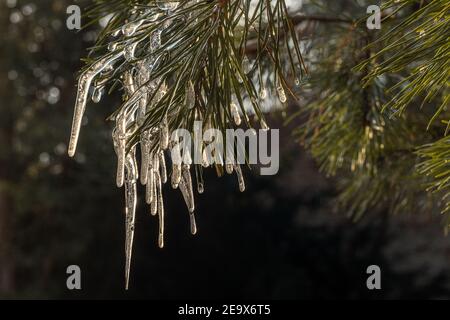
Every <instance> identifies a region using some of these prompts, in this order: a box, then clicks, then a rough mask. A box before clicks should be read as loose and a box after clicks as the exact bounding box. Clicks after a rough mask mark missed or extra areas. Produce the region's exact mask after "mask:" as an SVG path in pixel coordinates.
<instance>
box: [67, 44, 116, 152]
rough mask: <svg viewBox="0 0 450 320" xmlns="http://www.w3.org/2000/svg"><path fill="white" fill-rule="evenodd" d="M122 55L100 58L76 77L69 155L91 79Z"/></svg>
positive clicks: (72, 149)
mask: <svg viewBox="0 0 450 320" xmlns="http://www.w3.org/2000/svg"><path fill="white" fill-rule="evenodd" d="M122 55H123V52H119V53H116V54H114V55H112V56H107V57H105V58H103V59H101V60H100V61H98V62H96V63H95V64H93V65H92V66H91V67H90V68H89V69H88V70H86V71H85V72H84V73H83V74H82V75H81V76H80V78H79V79H78V92H77V100H76V102H75V111H74V115H73V120H72V130H71V133H70V141H69V148H68V151H67V153H68V154H69V157H73V156H74V155H75V152H76V149H77V144H78V138H79V136H80V129H81V122H82V120H83V116H84V112H85V111H86V103H87V101H88V99H89V88H90V87H91V84H92V81H93V80H94V78H95V77H96V76H97V75H98V74H99V73H100V72H102V71H103V70H105V69H106V68H108V67H110V66H111V65H112V64H113V63H114V62H115V61H116V60H117V59H119V58H120V57H121V56H122Z"/></svg>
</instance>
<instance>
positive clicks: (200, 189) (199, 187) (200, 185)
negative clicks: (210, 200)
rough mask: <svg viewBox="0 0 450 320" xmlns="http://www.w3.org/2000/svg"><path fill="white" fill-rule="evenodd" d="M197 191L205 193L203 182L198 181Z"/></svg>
mask: <svg viewBox="0 0 450 320" xmlns="http://www.w3.org/2000/svg"><path fill="white" fill-rule="evenodd" d="M197 191H198V193H199V194H203V192H205V186H204V185H203V183H201V182H198V183H197Z"/></svg>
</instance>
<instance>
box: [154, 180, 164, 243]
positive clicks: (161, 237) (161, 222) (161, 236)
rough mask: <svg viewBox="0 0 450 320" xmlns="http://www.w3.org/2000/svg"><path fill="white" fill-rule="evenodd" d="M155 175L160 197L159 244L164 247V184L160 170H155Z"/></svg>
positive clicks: (158, 202)
mask: <svg viewBox="0 0 450 320" xmlns="http://www.w3.org/2000/svg"><path fill="white" fill-rule="evenodd" d="M155 177H156V181H157V185H156V187H157V191H158V192H157V193H158V199H157V201H155V202H157V207H158V218H159V236H158V245H159V247H160V248H163V247H164V199H163V194H162V184H161V177H160V176H159V173H158V172H155Z"/></svg>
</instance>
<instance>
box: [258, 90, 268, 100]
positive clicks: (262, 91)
mask: <svg viewBox="0 0 450 320" xmlns="http://www.w3.org/2000/svg"><path fill="white" fill-rule="evenodd" d="M259 98H260V99H261V100H264V99H266V98H267V90H266V89H265V88H262V89H261V91H260V92H259Z"/></svg>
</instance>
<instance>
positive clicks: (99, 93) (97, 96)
mask: <svg viewBox="0 0 450 320" xmlns="http://www.w3.org/2000/svg"><path fill="white" fill-rule="evenodd" d="M104 92H105V88H104V87H99V88H94V92H93V93H92V101H93V102H94V103H99V102H100V100H101V99H102V97H103V93H104Z"/></svg>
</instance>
